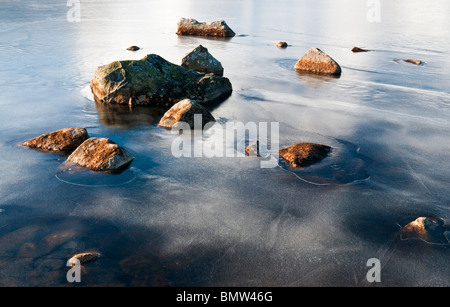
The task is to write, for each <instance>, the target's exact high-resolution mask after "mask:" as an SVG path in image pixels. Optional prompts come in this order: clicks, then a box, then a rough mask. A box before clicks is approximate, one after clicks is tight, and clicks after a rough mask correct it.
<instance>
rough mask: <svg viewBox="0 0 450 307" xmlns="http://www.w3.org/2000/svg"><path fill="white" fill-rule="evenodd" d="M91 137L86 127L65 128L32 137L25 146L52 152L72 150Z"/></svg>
mask: <svg viewBox="0 0 450 307" xmlns="http://www.w3.org/2000/svg"><path fill="white" fill-rule="evenodd" d="M88 138H89V136H88V133H87V131H86V129H85V128H64V129H61V130H58V131H54V132H51V133H47V134H44V135H41V136H38V137H36V138H34V139H31V140H29V141H27V142H25V143H23V144H22V145H23V146H27V147H30V148H34V149H39V150H43V151H50V152H71V151H73V150H75V149H76V148H77V147H78V146H79V145H80V144H81V143H83V142H84V141H85V140H87V139H88Z"/></svg>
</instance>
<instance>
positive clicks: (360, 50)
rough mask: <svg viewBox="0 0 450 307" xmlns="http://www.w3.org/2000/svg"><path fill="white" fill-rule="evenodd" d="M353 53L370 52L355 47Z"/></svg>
mask: <svg viewBox="0 0 450 307" xmlns="http://www.w3.org/2000/svg"><path fill="white" fill-rule="evenodd" d="M352 51H353V52H368V51H369V50H366V49H362V48H359V47H353V48H352Z"/></svg>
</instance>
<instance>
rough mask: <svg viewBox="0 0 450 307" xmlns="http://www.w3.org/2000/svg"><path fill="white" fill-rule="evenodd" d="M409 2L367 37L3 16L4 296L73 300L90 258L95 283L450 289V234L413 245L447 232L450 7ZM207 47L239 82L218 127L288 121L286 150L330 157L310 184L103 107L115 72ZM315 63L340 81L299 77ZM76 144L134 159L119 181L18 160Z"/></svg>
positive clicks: (174, 5) (212, 16)
mask: <svg viewBox="0 0 450 307" xmlns="http://www.w3.org/2000/svg"><path fill="white" fill-rule="evenodd" d="M393 2H394V1H390V2H389V1H381V7H380V11H379V13H380V15H379V16H380V20H379V22H369V21H370V20H368V18H367V14H368V13H369V11H370V10H371V9H372V8H371V7H369V6H367V5H366V1H359V0H345V1H339V2H338V1H331V0H328V1H327V0H320V1H313V0H305V1H281V2H280V1H268V0H258V1H256V0H255V1H238V0H233V1H206V0H202V1H186V0H173V1H162V0H155V1H145V0H139V1H133V2H132V3H130V1H116V0H114V1H106V0H95V1H94V0H90V1H88V0H82V1H81V4H80V13H81V15H80V21H79V22H69V21H68V19H67V13H68V12H69V10H70V9H71V7H69V6H67V2H66V1H64V0H63V1H48V0H43V1H37V0H32V1H12V0H6V1H1V3H0V59H1V60H0V61H1V66H0V165H1V167H0V170H1V176H0V286H67V285H70V284H69V283H68V281H67V279H66V272H67V271H68V269H69V268H68V267H66V261H67V260H68V259H69V258H70V257H71V256H72V255H73V254H75V253H80V252H85V251H97V252H100V253H101V254H102V257H101V258H100V259H98V260H97V261H95V262H92V263H89V264H86V265H85V266H83V270H82V275H81V279H82V283H81V284H83V285H106V286H166V285H170V286H374V285H382V286H450V278H449V276H450V266H449V261H450V254H449V242H448V237H445V235H444V234H442V233H441V234H440V236H437V237H436V239H433V240H431V241H424V240H420V239H414V238H408V239H406V238H402V237H400V236H399V235H398V231H399V230H400V227H401V226H403V225H405V224H406V223H408V222H410V221H412V220H414V219H416V218H417V217H419V216H426V217H433V218H439V219H440V220H442V221H443V229H444V230H448V229H449V218H450V210H449V209H450V189H449V186H450V167H449V161H450V142H449V140H450V138H449V136H450V122H449V119H450V74H449V73H448V72H449V70H450V56H449V54H448V51H449V50H450V41H449V40H448V37H450V21H449V19H448V13H450V2H448V1H446V0H436V1H433V5H429V4H427V3H426V2H424V1H418V0H413V1H411V0H408V1H406V0H397V1H395V3H393ZM181 17H188V18H195V19H197V20H199V21H212V20H220V19H224V20H226V22H227V24H228V25H229V26H230V27H231V28H232V29H233V30H234V31H235V32H236V36H235V37H233V38H231V39H226V40H224V39H208V38H202V37H187V36H183V37H181V36H177V35H176V34H175V32H176V25H177V21H178V20H179V19H180V18H181ZM369 19H370V18H369ZM278 41H286V42H288V44H289V46H288V48H286V49H279V48H277V47H276V46H275V44H276V43H277V42H278ZM200 44H201V45H203V46H204V47H207V48H208V50H209V52H210V53H211V54H212V55H213V56H214V57H215V58H217V59H218V60H219V61H220V62H221V63H222V65H223V67H224V76H226V77H227V78H229V79H230V81H231V83H232V85H233V94H232V95H231V96H230V97H229V98H228V99H227V100H225V101H224V102H222V103H221V104H218V105H217V106H215V107H214V108H211V109H210V111H211V112H212V114H213V115H214V117H215V118H216V119H218V121H219V122H220V123H227V122H243V123H248V122H255V123H260V122H269V123H271V122H278V123H279V132H280V147H286V146H289V145H292V144H294V143H297V142H315V143H324V144H327V145H330V146H332V147H333V152H332V155H331V156H330V157H328V158H326V159H324V160H323V161H322V162H320V163H318V164H316V165H313V166H311V167H310V168H305V169H303V170H295V171H294V170H293V169H291V168H289V167H288V166H287V165H286V164H285V163H284V162H283V161H280V164H279V166H278V167H275V168H261V167H260V160H259V159H258V158H256V157H245V158H242V157H235V158H232V157H229V158H207V157H198V158H188V157H182V158H175V157H174V156H173V155H172V153H171V144H172V142H173V140H174V139H175V138H176V135H173V134H171V133H170V132H169V131H167V130H164V129H162V128H159V127H157V123H158V121H159V119H160V117H161V116H162V114H160V112H157V111H155V110H154V109H151V108H135V109H127V108H125V109H123V108H114V107H106V106H99V105H96V104H95V102H94V101H93V97H92V95H91V93H90V89H89V82H90V81H91V79H92V77H93V74H94V71H95V69H96V68H97V67H98V66H100V65H104V64H107V63H110V62H112V61H115V60H125V59H141V58H143V57H144V56H145V55H146V54H149V53H156V54H158V55H160V56H162V57H163V58H165V59H166V60H168V61H171V62H173V63H176V64H180V63H181V58H182V57H183V56H184V55H185V54H186V53H187V52H189V51H191V50H192V49H193V48H195V47H196V46H198V45H200ZM131 45H137V46H139V47H140V48H141V49H140V50H138V51H136V52H131V51H127V50H126V48H127V47H129V46H131ZM354 46H358V47H362V48H367V49H370V50H372V51H371V52H367V53H352V52H351V51H350V50H351V49H352V47H354ZM310 47H318V48H320V49H321V50H323V51H324V52H325V53H327V54H329V55H330V56H331V57H332V58H333V59H335V60H336V61H337V62H338V63H339V64H340V65H341V67H342V75H341V77H340V78H330V77H325V76H315V75H304V74H303V75H301V74H298V73H297V72H295V71H294V69H293V67H294V65H295V63H296V61H297V60H298V59H299V58H300V57H301V56H302V55H303V54H304V53H305V52H306V51H307V50H308V49H309V48H310ZM399 59H419V60H422V61H423V62H424V63H423V65H420V66H417V65H413V64H410V63H405V62H401V61H396V60H399ZM65 127H85V128H86V129H87V130H88V133H89V135H90V136H98V137H109V138H111V139H112V140H113V141H115V142H117V143H118V144H120V145H121V146H123V147H125V148H127V150H129V151H130V153H131V154H132V155H133V156H134V157H135V160H134V161H133V163H132V164H131V166H130V167H129V169H128V170H126V171H125V172H123V173H121V174H120V175H110V174H101V173H94V172H91V171H87V170H83V169H73V170H71V171H68V170H67V169H64V166H63V165H62V162H63V161H64V160H65V157H64V156H63V155H59V154H49V153H42V152H37V151H34V150H30V149H27V148H23V147H21V146H18V144H20V143H21V142H24V141H26V140H29V139H31V138H33V137H36V136H38V135H41V134H44V133H48V132H52V131H55V130H58V129H62V128H65ZM447 234H448V232H447ZM370 258H377V259H379V260H380V263H381V281H382V282H381V283H379V284H371V283H369V282H368V281H367V280H366V273H367V271H368V270H369V269H370V267H368V266H367V265H366V264H367V260H368V259H370Z"/></svg>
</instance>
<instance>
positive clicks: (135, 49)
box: [127, 46, 140, 51]
mask: <svg viewBox="0 0 450 307" xmlns="http://www.w3.org/2000/svg"><path fill="white" fill-rule="evenodd" d="M139 49H140V48H139V47H138V46H130V47H128V48H127V50H130V51H138V50H139Z"/></svg>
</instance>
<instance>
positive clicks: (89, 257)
mask: <svg viewBox="0 0 450 307" xmlns="http://www.w3.org/2000/svg"><path fill="white" fill-rule="evenodd" d="M100 256H101V254H100V253H97V252H87V253H80V254H76V255H74V256H72V258H70V259H69V261H68V262H69V264H70V265H71V266H72V267H73V266H75V264H76V261H77V260H78V261H79V262H80V264H85V263H88V262H92V261H95V260H97V259H98V258H100Z"/></svg>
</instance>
